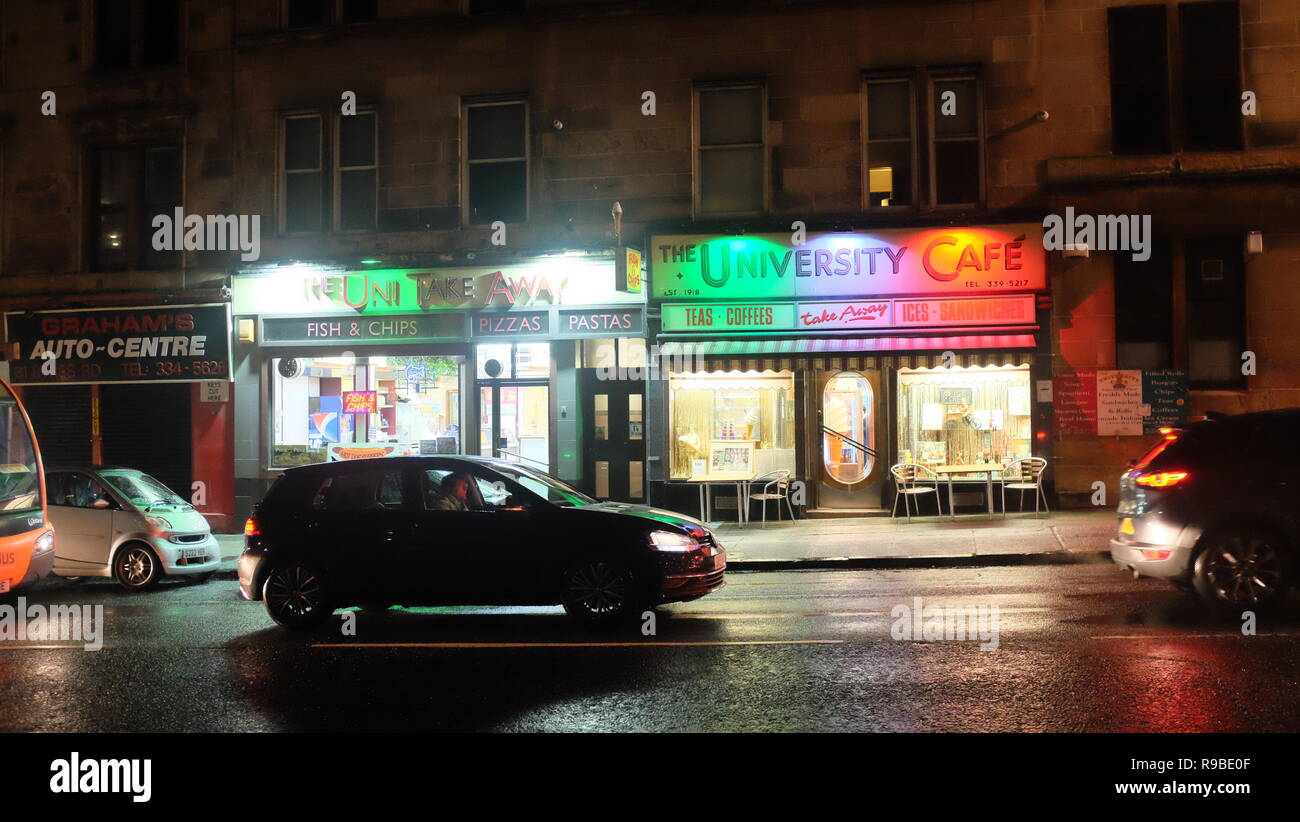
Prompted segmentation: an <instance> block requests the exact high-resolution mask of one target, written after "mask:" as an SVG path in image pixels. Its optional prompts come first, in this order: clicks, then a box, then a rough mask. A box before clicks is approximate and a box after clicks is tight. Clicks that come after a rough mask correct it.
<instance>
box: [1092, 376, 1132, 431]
mask: <svg viewBox="0 0 1300 822" xmlns="http://www.w3.org/2000/svg"><path fill="white" fill-rule="evenodd" d="M1097 433H1098V434H1099V435H1101V436H1104V437H1136V436H1140V435H1141V434H1142V372H1141V371H1098V372H1097Z"/></svg>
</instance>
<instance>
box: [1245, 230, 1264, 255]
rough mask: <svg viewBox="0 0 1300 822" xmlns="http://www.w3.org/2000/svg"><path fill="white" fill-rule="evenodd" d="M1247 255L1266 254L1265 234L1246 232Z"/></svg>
mask: <svg viewBox="0 0 1300 822" xmlns="http://www.w3.org/2000/svg"><path fill="white" fill-rule="evenodd" d="M1246 253H1247V254H1263V253H1264V232H1262V231H1247V232H1246Z"/></svg>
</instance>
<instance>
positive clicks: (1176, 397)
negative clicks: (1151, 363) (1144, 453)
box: [1052, 370, 1187, 437]
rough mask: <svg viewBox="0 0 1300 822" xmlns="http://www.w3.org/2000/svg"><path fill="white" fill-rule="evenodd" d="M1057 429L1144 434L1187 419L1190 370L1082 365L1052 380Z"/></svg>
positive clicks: (1111, 434)
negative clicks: (1099, 367)
mask: <svg viewBox="0 0 1300 822" xmlns="http://www.w3.org/2000/svg"><path fill="white" fill-rule="evenodd" d="M1052 392H1053V394H1054V397H1053V399H1054V403H1053V405H1054V416H1055V420H1056V423H1055V427H1056V433H1057V434H1061V435H1064V436H1091V435H1098V436H1104V437H1114V436H1120V437H1125V436H1141V435H1143V434H1154V433H1156V432H1157V431H1158V429H1160V428H1161V427H1166V426H1167V427H1170V428H1178V427H1181V426H1183V425H1186V424H1187V372H1185V371H1172V370H1164V371H1137V370H1124V371H1117V370H1100V371H1098V370H1082V371H1075V372H1072V373H1069V374H1062V375H1060V376H1059V377H1056V378H1054V379H1053V380H1052Z"/></svg>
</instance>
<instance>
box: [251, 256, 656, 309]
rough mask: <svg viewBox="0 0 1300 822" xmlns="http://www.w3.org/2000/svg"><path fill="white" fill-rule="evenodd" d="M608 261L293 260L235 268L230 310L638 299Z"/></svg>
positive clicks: (498, 306) (475, 306)
mask: <svg viewBox="0 0 1300 822" xmlns="http://www.w3.org/2000/svg"><path fill="white" fill-rule="evenodd" d="M615 286H616V284H615V272H614V266H613V264H612V263H604V264H599V263H596V264H593V263H584V262H582V261H573V260H566V259H564V258H560V259H557V260H555V261H548V262H545V263H540V264H533V265H520V266H505V267H491V268H489V267H478V268H469V267H467V268H445V269H428V268H421V269H385V270H377V271H346V272H328V271H325V272H322V271H313V270H303V269H298V268H295V267H289V268H286V269H285V270H283V271H273V272H267V273H260V274H257V275H250V274H242V275H239V276H237V277H235V278H234V280H233V283H232V289H231V290H232V294H231V302H232V304H233V309H234V313H236V314H281V315H284V314H311V315H329V314H353V315H355V314H363V315H371V314H419V313H423V312H434V311H457V310H459V311H474V310H478V309H498V310H500V309H506V310H509V309H515V308H525V307H532V306H537V307H546V306H553V305H573V306H579V305H603V304H611V303H613V304H622V303H628V304H640V303H644V302H645V297H644V295H642V294H638V293H628V292H626V291H619V290H618V289H617V288H616V287H615Z"/></svg>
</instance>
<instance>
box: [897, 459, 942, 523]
mask: <svg viewBox="0 0 1300 822" xmlns="http://www.w3.org/2000/svg"><path fill="white" fill-rule="evenodd" d="M889 473H891V474H893V475H894V486H895V490H896V493H895V495H894V507H893V508H892V509H890V511H889V516H891V517H893V516H896V515H897V513H898V501H899V500H900V499H901V500H903V510H904V511H906V512H907V521H908V522H911V521H912V498H913V497H916V496H917V495H919V494H934V507H935V511H936V513H938V514H940V515H942V514H943V504H942V503H941V502H940V501H939V475H938V474H936V473H935V472H933V471H931V470H930V469H929V468H927V467H925V466H924V465H919V464H917V463H914V462H901V463H899V464H897V465H895V466H892V467H891V468H890V469H889ZM928 483H933V485H931V484H928ZM920 510H921V509H920V500H919V499H918V500H917V513H920Z"/></svg>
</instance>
